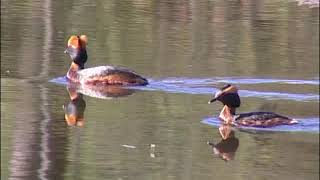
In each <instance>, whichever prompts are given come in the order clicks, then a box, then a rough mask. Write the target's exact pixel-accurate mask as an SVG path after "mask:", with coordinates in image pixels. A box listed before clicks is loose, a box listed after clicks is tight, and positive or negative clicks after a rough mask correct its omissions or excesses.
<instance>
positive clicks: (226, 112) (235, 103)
mask: <svg viewBox="0 0 320 180" xmlns="http://www.w3.org/2000/svg"><path fill="white" fill-rule="evenodd" d="M216 100H218V101H220V102H222V103H223V105H224V107H223V109H222V111H221V112H220V115H219V118H221V119H222V120H223V121H224V122H225V123H226V124H234V125H242V126H251V127H272V126H277V125H291V124H296V123H297V121H296V120H293V119H290V118H288V117H285V116H282V115H278V114H276V113H273V112H250V113H242V114H236V108H238V107H240V104H241V102H240V97H239V94H238V89H237V88H236V87H235V86H233V85H230V84H228V85H226V86H224V87H223V88H221V90H220V91H218V92H217V93H216V94H215V97H214V98H213V99H212V100H210V101H209V104H210V103H212V102H214V101H216Z"/></svg>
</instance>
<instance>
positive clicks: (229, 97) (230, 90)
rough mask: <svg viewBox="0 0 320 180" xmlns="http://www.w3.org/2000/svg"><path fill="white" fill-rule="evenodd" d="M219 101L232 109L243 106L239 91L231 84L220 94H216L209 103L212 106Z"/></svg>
mask: <svg viewBox="0 0 320 180" xmlns="http://www.w3.org/2000/svg"><path fill="white" fill-rule="evenodd" d="M217 100H218V101H220V102H222V103H223V105H227V106H229V107H232V108H237V107H240V104H241V101H240V97H239V94H238V89H237V88H236V87H235V86H233V85H230V84H227V85H225V86H224V87H222V88H221V89H220V90H219V91H218V92H216V94H215V96H214V98H213V99H211V100H210V101H209V102H208V103H209V104H210V103H213V102H215V101H217Z"/></svg>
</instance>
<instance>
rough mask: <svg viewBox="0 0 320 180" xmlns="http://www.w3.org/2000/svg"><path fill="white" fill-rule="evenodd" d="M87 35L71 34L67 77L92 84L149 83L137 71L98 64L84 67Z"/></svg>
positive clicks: (127, 84)
mask: <svg viewBox="0 0 320 180" xmlns="http://www.w3.org/2000/svg"><path fill="white" fill-rule="evenodd" d="M87 43H88V38H87V36H86V35H81V36H71V37H70V38H69V40H68V47H67V49H66V50H65V53H67V54H69V55H70V57H71V59H72V61H73V62H72V63H71V66H70V68H69V71H68V73H67V78H68V79H69V80H70V81H71V82H74V83H80V84H90V85H123V86H130V85H147V84H148V81H147V80H146V79H145V78H143V77H141V76H140V75H138V74H136V73H135V72H133V71H131V70H129V69H125V68H120V67H114V66H98V67H93V68H88V69H84V64H85V63H86V61H87V58H88V56H87V51H86V45H87Z"/></svg>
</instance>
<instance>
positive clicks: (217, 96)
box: [208, 90, 223, 104]
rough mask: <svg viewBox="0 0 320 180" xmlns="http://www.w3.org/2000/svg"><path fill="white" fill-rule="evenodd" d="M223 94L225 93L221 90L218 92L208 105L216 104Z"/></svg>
mask: <svg viewBox="0 0 320 180" xmlns="http://www.w3.org/2000/svg"><path fill="white" fill-rule="evenodd" d="M222 93H223V91H221V90H219V91H218V92H216V93H215V95H214V98H213V99H211V100H210V101H209V102H208V104H211V103H213V102H215V101H216V100H217V99H218V98H219V97H220V95H221V94H222Z"/></svg>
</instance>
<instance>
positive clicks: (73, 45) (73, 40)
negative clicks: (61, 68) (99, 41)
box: [64, 35, 88, 69]
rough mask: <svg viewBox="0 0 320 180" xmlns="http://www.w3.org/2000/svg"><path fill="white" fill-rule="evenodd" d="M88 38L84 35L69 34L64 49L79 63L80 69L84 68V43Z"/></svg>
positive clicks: (85, 53) (85, 58)
mask: <svg viewBox="0 0 320 180" xmlns="http://www.w3.org/2000/svg"><path fill="white" fill-rule="evenodd" d="M87 43H88V38H87V36H86V35H81V36H71V37H70V38H69V40H68V47H67V49H66V50H65V51H64V52H65V53H66V54H68V55H69V56H70V57H71V59H72V61H73V62H74V63H76V64H78V65H79V67H80V68H81V69H84V64H85V63H86V62H87V59H88V56H87V50H86V45H87Z"/></svg>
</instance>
